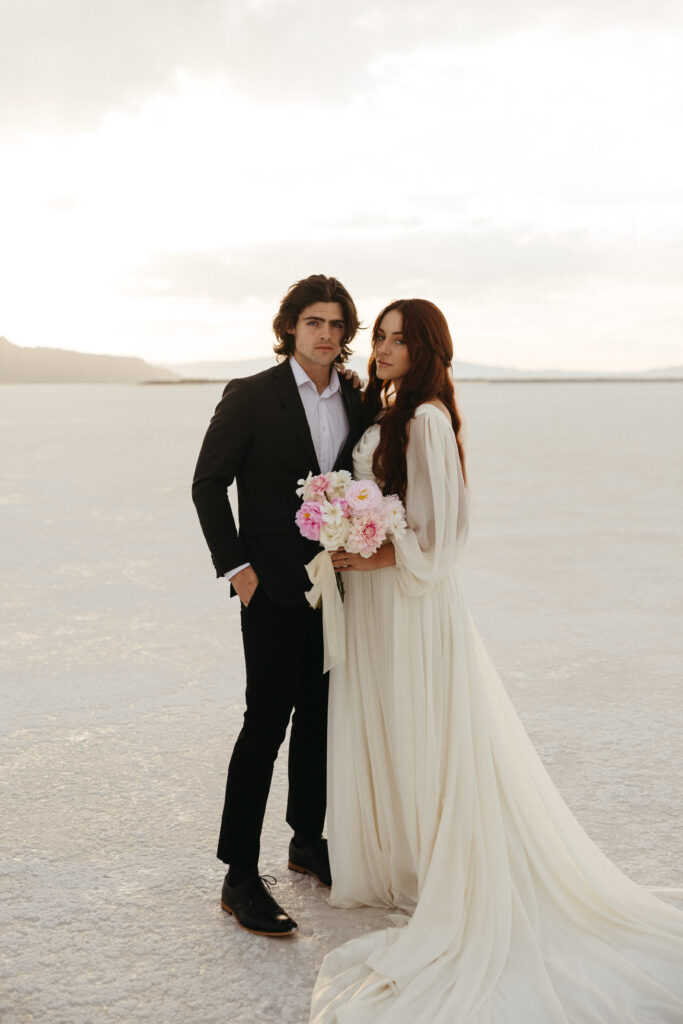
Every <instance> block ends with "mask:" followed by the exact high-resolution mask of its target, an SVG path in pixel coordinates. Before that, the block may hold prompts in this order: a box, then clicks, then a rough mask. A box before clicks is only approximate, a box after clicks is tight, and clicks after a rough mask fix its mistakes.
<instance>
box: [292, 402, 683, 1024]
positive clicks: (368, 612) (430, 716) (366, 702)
mask: <svg viewBox="0 0 683 1024" xmlns="http://www.w3.org/2000/svg"><path fill="white" fill-rule="evenodd" d="M378 437H379V426H378V425H374V426H372V427H370V429H369V430H368V431H366V433H365V434H364V435H363V437H362V438H361V440H360V441H359V443H358V445H357V446H356V449H355V451H354V471H355V476H357V477H361V478H370V477H371V476H372V455H373V451H374V448H375V446H376V444H377V441H378ZM407 462H408V489H407V502H406V506H407V518H408V525H409V530H408V531H407V533H406V535H405V537H404V538H402V539H401V540H399V541H397V542H396V545H395V547H396V566H395V567H391V568H388V569H380V570H378V571H375V572H365V573H346V574H345V577H344V579H345V586H346V601H345V606H344V608H345V615H346V639H347V657H346V662H345V663H344V664H342V665H341V666H339V667H338V668H336V669H334V670H333V672H332V675H331V680H330V712H329V756H328V760H329V765H328V767H329V780H328V787H329V801H328V836H329V844H330V860H331V865H332V877H333V887H332V893H331V903H332V904H333V905H334V906H336V907H356V906H360V905H368V906H389V907H396V908H400V909H402V910H404V911H406V912H407V913H408V914H409V915H411V916H410V917H406V918H404V919H403V920H404V921H405V922H407V923H404V924H403V925H402V926H401V925H400V924H398V925H397V926H396V927H391V928H387V929H384V930H382V931H375V932H371V933H366V934H364V935H360V936H359V937H358V938H356V939H352V940H351V941H349V942H347V943H345V944H344V945H342V946H340V947H339V948H338V949H335V950H333V951H332V952H331V953H330V954H328V956H327V957H326V958H325V960H324V961H323V964H322V967H321V969H320V973H319V975H318V979H317V982H316V985H315V989H314V992H313V999H312V1007H311V1021H313V1022H315V1024H332V1022H339V1024H681V1022H683V912H681V911H680V910H678V909H676V908H675V907H673V906H670V905H669V904H668V903H665V902H663V901H662V900H661V899H659V898H657V897H656V896H654V895H653V894H652V893H650V892H648V891H646V890H644V889H641V888H639V887H638V886H637V885H635V884H634V883H633V882H631V881H630V880H629V879H628V878H627V877H626V876H625V875H623V874H622V873H621V872H620V871H619V870H618V869H617V868H616V867H615V866H614V865H613V864H612V863H611V862H610V861H609V860H608V859H607V858H606V857H605V856H604V854H602V853H601V851H600V850H599V849H598V847H597V846H595V844H594V843H593V842H592V841H591V840H590V839H589V838H588V836H587V835H586V833H585V832H584V831H583V830H582V828H581V826H580V825H579V824H578V822H577V821H576V819H575V818H574V817H573V815H572V814H571V812H570V811H569V809H568V807H567V806H566V804H565V803H564V801H563V800H562V798H561V796H560V795H559V793H558V792H557V790H556V789H555V787H554V785H553V783H552V782H551V780H550V778H549V776H548V775H547V773H546V771H545V769H544V768H543V765H542V764H541V762H540V760H539V758H538V756H537V754H536V752H535V750H534V748H533V746H532V744H531V742H530V740H529V738H528V737H527V735H526V733H525V731H524V728H523V726H522V724H521V722H520V720H519V718H518V717H517V714H516V713H515V710H514V708H513V706H512V704H511V703H510V701H509V699H508V697H507V695H506V693H505V691H504V689H503V686H502V683H501V682H500V679H499V677H498V675H497V673H496V671H495V669H494V667H493V665H492V663H491V661H490V660H489V657H488V655H487V653H486V650H485V648H484V646H483V644H482V641H481V638H480V637H479V634H478V633H477V630H476V628H475V626H474V624H473V622H472V620H471V618H470V615H469V613H468V610H467V607H466V605H465V602H464V599H463V595H462V591H461V586H460V582H459V578H458V567H457V560H458V556H459V554H460V552H461V550H462V547H463V545H464V542H465V538H466V535H467V526H468V515H467V502H466V494H465V487H464V482H463V477H462V471H461V468H460V462H459V459H458V453H457V446H456V444H455V438H454V435H453V431H452V429H451V426H450V422H449V421H448V420H447V419H446V417H445V415H444V413H443V412H442V411H440V410H439V409H438V408H437V407H435V406H433V405H429V404H426V405H422V406H420V407H419V408H418V409H417V411H416V414H415V417H414V419H413V421H412V422H411V425H410V438H409V444H408V451H407Z"/></svg>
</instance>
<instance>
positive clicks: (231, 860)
mask: <svg viewBox="0 0 683 1024" xmlns="http://www.w3.org/2000/svg"><path fill="white" fill-rule="evenodd" d="M358 326H359V325H358V315H357V313H356V307H355V305H354V303H353V300H352V298H351V296H350V295H349V293H348V292H347V290H346V289H345V288H344V286H343V285H342V284H340V282H339V281H337V280H336V279H335V278H333V277H325V276H323V275H322V274H314V275H312V276H311V277H307V278H305V279H304V280H302V281H297V282H296V284H294V285H292V287H291V288H290V289H289V291H288V292H287V294H286V295H285V297H284V299H283V300H282V302H281V304H280V308H279V310H278V313H277V315H276V316H275V319H274V320H273V330H274V332H275V335H276V338H277V344H276V345H275V352H276V354H277V356H278V357H279V359H280V360H281V361H280V362H279V363H278V364H277V365H276V366H273V367H272V368H271V369H269V370H264V371H263V372H262V373H257V374H255V375H254V376H253V377H245V378H243V379H242V380H231V381H230V383H229V384H228V385H227V387H226V388H225V391H224V392H223V398H222V400H221V402H220V403H219V405H218V407H217V409H216V412H215V414H214V417H213V419H212V420H211V423H210V424H209V429H208V431H207V433H206V437H205V438H204V443H203V445H202V448H201V451H200V453H199V459H198V462H197V468H196V470H195V476H194V482H193V485H192V497H193V500H194V503H195V505H196V508H197V513H198V515H199V521H200V523H201V527H202V530H203V531H204V536H205V538H206V541H207V544H208V545H209V549H210V551H211V557H212V560H213V564H214V566H215V568H216V573H217V575H218V576H224V577H226V578H227V580H229V581H230V583H231V593H233V594H237V596H238V597H239V599H240V602H241V609H240V612H241V619H242V641H243V645H244V658H245V663H246V711H245V713H244V724H243V727H242V730H241V732H240V734H239V736H238V738H237V742H236V743H235V747H234V750H233V753H232V758H231V760H230V766H229V769H228V779H227V784H226V790H225V805H224V809H223V819H222V823H221V831H220V838H219V841H218V854H217V855H218V857H219V859H220V860H222V861H224V862H225V863H226V864H228V865H229V870H228V873H227V875H226V876H225V882H224V884H223V892H222V898H221V905H222V907H223V909H224V910H226V911H227V912H228V913H229V914H234V916H235V918H236V919H237V922H238V923H239V924H240V925H242V927H243V928H246V929H247V930H248V931H251V932H255V933H256V934H258V935H273V936H284V935H293V934H294V932H296V930H297V925H296V922H295V921H293V920H292V918H291V917H289V915H288V914H286V913H285V911H284V910H283V909H282V908H281V907H280V906H278V904H277V903H276V902H275V900H274V899H273V897H272V896H271V894H270V891H269V889H268V887H267V885H266V884H264V879H263V878H261V877H260V876H259V869H258V858H259V848H260V837H261V828H262V825H263V816H264V813H265V808H266V801H267V799H268V792H269V789H270V783H271V778H272V774H273V763H274V761H275V758H276V757H277V753H278V749H279V747H280V744H281V743H282V740H283V739H284V736H285V731H286V729H287V725H288V722H289V719H290V716H291V715H292V711H293V712H294V714H293V717H292V729H291V736H290V741H289V798H288V803H287V821H288V823H289V825H290V826H291V827H292V829H293V831H294V835H293V837H292V840H291V842H290V845H289V867H290V868H291V869H292V870H294V871H300V872H305V873H307V874H311V875H313V876H314V877H315V878H317V879H318V881H319V882H321V883H322V884H323V885H326V886H330V885H331V884H332V880H331V877H330V866H329V859H328V856H327V840H325V839H323V838H322V831H323V824H324V821H325V806H326V794H325V781H326V779H325V776H326V771H325V769H326V746H327V742H326V741H327V735H326V731H327V682H328V680H327V676H326V675H323V641H322V621H321V613H320V611H319V610H318V611H313V610H312V609H311V608H310V607H309V605H308V603H307V602H306V599H305V596H304V595H305V591H306V590H307V589H308V588H309V586H310V583H309V580H308V577H307V575H306V571H305V569H304V566H305V564H306V563H307V562H308V561H310V560H311V559H312V558H313V557H314V556H315V555H316V554H317V553H318V551H319V547H318V545H317V544H315V543H314V542H312V541H307V540H305V539H304V538H303V537H301V535H300V534H299V531H298V529H297V527H296V525H295V522H294V516H295V513H296V511H297V509H298V508H299V505H300V499H299V498H298V497H297V494H296V489H297V481H298V480H299V479H301V478H302V477H305V476H306V475H307V474H308V472H309V471H312V472H313V473H320V472H323V473H325V472H327V471H329V470H331V469H341V468H346V469H350V468H351V450H352V447H353V445H354V443H355V442H356V441H357V439H358V437H359V436H360V433H361V429H362V428H361V397H360V393H359V392H358V391H356V390H354V386H353V383H351V382H349V381H347V379H346V377H345V376H344V375H343V374H342V373H339V372H337V371H338V368H340V367H341V364H342V363H343V362H344V360H345V359H346V358H347V357H348V355H349V348H348V345H349V343H350V341H351V339H352V338H353V337H354V335H355V333H356V331H357V330H358ZM233 480H236V481H237V499H238V508H239V527H238V526H237V525H236V523H235V519H234V516H233V510H232V508H231V506H230V502H229V500H228V496H227V488H228V486H229V485H230V484H231V483H232V482H233Z"/></svg>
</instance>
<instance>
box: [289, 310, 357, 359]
mask: <svg viewBox="0 0 683 1024" xmlns="http://www.w3.org/2000/svg"><path fill="white" fill-rule="evenodd" d="M288 333H289V334H291V335H293V336H294V355H295V358H296V360H297V362H298V363H300V365H301V366H303V368H304V370H306V371H307V372H308V371H309V369H311V368H314V367H322V366H328V367H329V366H330V364H331V363H332V362H333V361H334V360H335V359H336V358H337V356H338V355H339V353H340V352H341V347H342V343H343V341H344V311H343V309H342V307H341V304H340V303H339V302H314V303H313V305H311V306H306V308H305V309H302V310H301V312H300V313H299V319H298V320H297V322H296V325H295V326H294V327H292V328H290V330H289V332H288Z"/></svg>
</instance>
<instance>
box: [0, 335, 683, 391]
mask: <svg viewBox="0 0 683 1024" xmlns="http://www.w3.org/2000/svg"><path fill="white" fill-rule="evenodd" d="M273 363H274V357H271V358H262V359H240V360H231V361H228V360H225V361H204V362H196V363H164V364H162V365H160V366H153V365H152V364H151V363H146V362H145V361H144V360H143V359H138V358H137V357H135V356H101V355H94V354H93V353H86V352H73V351H71V350H69V349H61V348H21V347H20V346H19V345H13V344H12V343H11V342H9V341H8V340H7V338H0V384H145V383H167V384H174V383H182V382H183V381H187V380H206V381H227V380H230V379H231V378H232V377H248V376H249V375H250V374H252V373H258V372H259V371H260V370H265V369H267V368H268V367H269V366H272V365H273ZM349 365H350V366H351V367H352V369H354V370H356V371H357V372H358V373H359V375H360V376H361V377H364V376H366V374H367V356H352V358H351V359H350V361H349ZM453 373H454V375H455V378H456V380H494V381H495V380H498V381H515V380H517V381H523V380H653V379H654V380H683V366H670V367H665V368H664V369H659V370H646V371H642V372H640V373H593V372H590V371H587V372H576V371H574V372H572V371H569V372H567V371H563V370H516V369H513V368H511V367H506V366H482V365H479V364H477V363H461V362H455V363H453Z"/></svg>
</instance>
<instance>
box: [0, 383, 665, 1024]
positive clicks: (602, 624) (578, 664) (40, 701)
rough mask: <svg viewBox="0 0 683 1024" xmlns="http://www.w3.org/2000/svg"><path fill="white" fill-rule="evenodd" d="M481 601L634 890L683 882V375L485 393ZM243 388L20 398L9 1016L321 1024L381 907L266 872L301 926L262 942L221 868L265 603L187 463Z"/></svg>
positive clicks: (278, 795)
mask: <svg viewBox="0 0 683 1024" xmlns="http://www.w3.org/2000/svg"><path fill="white" fill-rule="evenodd" d="M459 393H460V400H461V404H462V409H463V412H464V415H465V418H466V422H467V451H468V458H469V473H470V489H471V502H472V518H473V529H472V536H471V540H470V544H469V548H468V552H467V556H466V559H465V562H464V565H463V573H464V576H465V580H466V587H467V590H468V592H469V595H470V602H471V606H472V609H473V612H474V615H475V618H476V620H477V621H478V624H479V626H480V629H481V631H482V633H483V634H484V637H485V639H486V642H487V643H488V645H489V648H490V650H491V652H492V654H493V656H494V659H495V661H496V663H497V664H498V666H499V669H500V672H501V675H502V677H503V679H504V681H505V683H506V686H507V687H508V690H509V692H510V694H511V696H512V698H513V700H514V702H515V704H516V706H517V708H518V710H519V713H520V715H521V717H522V719H523V720H524V722H525V724H526V726H527V728H528V730H529V732H530V734H531V736H532V739H533V740H534V742H535V744H536V745H537V747H538V749H539V751H540V753H541V755H542V757H543V758H544V760H545V762H546V764H547V766H548V768H549V770H550V772H551V773H552V775H553V777H554V778H555V780H556V782H557V785H558V786H559V788H560V790H561V791H562V793H563V795H564V796H565V798H566V799H567V801H568V802H569V804H570V806H571V807H572V808H573V810H574V811H575V813H576V814H577V816H578V817H579V819H580V820H581V821H582V823H583V824H584V826H585V827H586V828H587V830H588V831H589V833H590V834H591V835H592V836H593V837H594V838H595V840H596V841H597V842H598V843H599V844H600V846H601V847H602V848H603V850H604V851H605V852H606V853H607V854H608V855H609V856H610V857H611V858H612V859H613V860H615V861H616V863H617V864H618V865H619V866H620V867H621V868H622V869H623V870H625V871H626V872H628V873H629V874H630V875H631V876H632V877H633V878H634V879H636V880H637V881H639V882H642V883H644V884H648V885H662V886H670V885H677V884H678V885H680V884H681V882H682V879H681V867H680V860H679V859H677V858H678V857H679V856H680V845H681V823H680V817H679V808H680V791H678V792H677V789H679V787H680V779H681V776H682V775H683V771H682V769H683V764H682V763H681V762H682V756H681V746H680V735H679V728H680V720H681V705H682V703H683V698H682V696H681V688H680V665H681V649H680V646H679V644H678V640H679V630H680V618H679V612H680V606H681V581H680V566H681V555H682V553H683V552H682V541H683V525H682V519H683V517H682V515H681V512H682V510H683V500H682V499H683V480H682V477H681V465H682V460H681V454H682V453H681V449H680V445H681V438H683V401H682V400H681V399H682V398H683V387H682V386H681V385H678V384H632V383H628V384H586V385H577V384H559V383H558V384H555V383H553V384H535V385H530V384H497V385H495V384H490V385H489V384H477V383H471V384H465V385H463V386H461V388H460V392H459ZM219 395H220V388H219V387H218V386H215V387H214V386H187V387H130V388H128V387H121V386H110V387H106V386H102V387H100V386H80V387H69V386H58V387H51V386H13V387H7V386H6V387H4V388H0V423H1V437H2V451H1V459H2V464H1V472H0V488H1V491H0V502H1V504H0V513H1V522H2V545H1V552H2V554H1V563H0V567H1V570H2V572H1V577H0V579H1V582H0V588H1V596H0V601H1V604H2V608H3V620H2V621H3V626H2V631H1V635H0V644H1V646H0V659H1V661H0V667H1V674H0V679H1V682H0V695H1V699H2V747H1V754H0V761H1V764H2V780H3V782H2V785H3V816H2V820H3V825H2V830H1V832H2V836H1V839H0V842H1V843H2V862H1V874H2V885H3V896H2V909H1V917H0V950H1V951H0V970H1V973H2V983H3V988H2V994H1V995H0V1017H1V1019H2V1020H3V1021H4V1022H6V1024H24V1022H28V1021H40V1022H50V1024H57V1022H59V1024H61V1022H64V1024H91V1022H94V1021H97V1022H109V1021H112V1022H119V1021H125V1022H157V1021H158V1022H164V1024H175V1022H178V1024H180V1022H183V1024H195V1022H197V1024H199V1022H202V1024H219V1022H220V1024H234V1022H241V1024H256V1022H258V1024H261V1022H276V1021H277V1022H279V1024H281V1022H285V1024H301V1022H304V1021H306V1020H307V1009H308V999H309V994H310V990H311V987H312V984H313V980H314V977H315V974H316V971H317V969H318V966H319V963H320V960H321V958H322V956H323V954H324V953H325V952H326V951H327V950H329V949H331V948H332V947H333V946H335V945H337V944H338V943H339V942H340V941H342V940H344V939H346V938H347V937H351V936H353V935H356V934H358V933H359V932H360V931H362V930H364V929H369V928H374V927H378V926H383V925H384V924H385V923H387V920H386V916H385V914H384V913H383V912H379V911H374V910H360V911H339V910H334V909H332V908H330V907H329V906H328V905H327V903H326V895H325V891H324V890H323V889H322V888H320V887H318V886H316V885H315V883H313V881H312V880H311V879H308V878H303V877H300V876H295V875H293V874H292V873H291V872H288V871H287V869H286V850H287V842H288V839H289V833H288V830H287V828H286V826H285V825H284V805H285V798H286V779H285V775H284V760H285V759H284V758H281V763H279V764H278V765H277V770H276V776H275V781H274V788H273V794H272V798H271V802H270V806H269V811H268V817H267V823H266V828H265V833H264V839H263V858H262V870H267V871H270V872H273V873H274V874H275V875H277V877H278V879H279V886H278V888H277V890H276V895H278V896H279V897H280V899H281V902H282V903H283V904H284V905H285V906H286V907H287V909H288V910H289V911H290V912H291V913H292V914H293V916H294V917H296V918H297V920H298V921H299V925H300V934H299V936H298V937H296V938H295V939H293V940H291V941H285V942H280V943H278V942H276V941H274V940H269V939H265V938H258V937H254V936H250V935H248V934H247V933H246V932H243V931H241V930H239V929H238V928H237V927H236V925H235V923H234V921H233V920H231V919H230V918H228V916H227V915H226V914H224V913H222V912H221V910H220V908H219V902H218V897H219V889H220V884H221V880H222V872H221V869H220V865H219V863H218V862H217V861H216V860H215V858H214V849H215V842H216V837H217V826H218V819H219V815H220V810H221V806H222V794H223V785H224V777H225V769H226V765H227V759H228V755H229V752H230V750H231V747H232V743H233V741H234V739H235V737H236V734H237V732H238V730H239V727H240V719H241V713H242V689H243V670H242V659H241V647H240V633H239V615H238V608H237V605H236V602H234V601H231V600H229V598H228V594H227V590H226V588H225V585H224V584H222V583H219V582H217V581H216V580H215V579H214V577H213V570H212V567H211V564H210V561H209V556H208V552H207V550H206V548H205V545H204V540H203V538H202V536H201V534H200V531H199V527H198V524H197V522H196V519H195V514H194V509H193V507H192V505H191V502H190V492H189V488H190V480H191V476H192V471H193V467H194V461H195V458H196V454H197V451H198V449H199V445H200V442H201V439H202V436H203V433H204V430H205V428H206V425H207V422H208V419H209V415H210V413H211V411H212V409H213V406H214V405H215V403H216V401H217V400H218V398H219Z"/></svg>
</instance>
